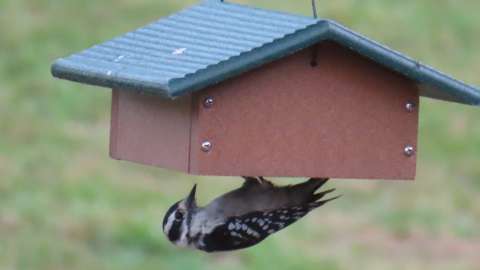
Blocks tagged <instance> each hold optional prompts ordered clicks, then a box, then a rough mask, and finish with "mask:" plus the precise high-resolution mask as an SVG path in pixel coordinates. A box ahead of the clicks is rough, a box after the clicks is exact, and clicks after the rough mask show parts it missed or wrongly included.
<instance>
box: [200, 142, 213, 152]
mask: <svg viewBox="0 0 480 270" xmlns="http://www.w3.org/2000/svg"><path fill="white" fill-rule="evenodd" d="M212 147H213V145H212V143H211V142H209V141H204V142H203V143H202V151H203V152H205V153H207V152H210V150H212Z"/></svg>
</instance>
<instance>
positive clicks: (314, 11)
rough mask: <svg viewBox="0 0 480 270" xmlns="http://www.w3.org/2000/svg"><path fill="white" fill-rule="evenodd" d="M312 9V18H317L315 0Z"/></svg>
mask: <svg viewBox="0 0 480 270" xmlns="http://www.w3.org/2000/svg"><path fill="white" fill-rule="evenodd" d="M222 2H223V0H222ZM312 11H313V18H315V19H318V14H317V2H316V0H312Z"/></svg>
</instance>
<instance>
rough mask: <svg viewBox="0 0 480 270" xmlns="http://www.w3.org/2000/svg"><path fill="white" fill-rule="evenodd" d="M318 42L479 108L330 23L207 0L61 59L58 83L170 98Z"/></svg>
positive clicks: (425, 71) (431, 75) (475, 96)
mask: <svg viewBox="0 0 480 270" xmlns="http://www.w3.org/2000/svg"><path fill="white" fill-rule="evenodd" d="M323 40H332V41H335V42H337V43H339V44H341V45H343V46H345V47H348V48H350V49H352V50H354V51H356V52H357V53H359V54H361V55H363V56H365V57H368V58H370V59H372V60H373V61H375V62H377V63H378V64H380V65H382V66H385V67H387V68H389V69H391V70H394V71H396V72H399V73H401V74H403V75H404V76H406V77H408V78H410V79H411V80H413V81H416V82H418V84H419V85H420V86H421V87H420V94H421V95H422V96H427V97H431V98H435V99H441V100H446V101H452V102H458V103H463V104H470V105H480V91H479V90H478V89H476V88H475V87H473V86H469V85H467V84H465V83H462V82H460V81H458V80H455V79H453V78H451V77H449V76H447V75H445V74H443V73H440V72H439V71H437V70H435V69H433V68H431V67H428V66H425V65H422V64H420V63H418V62H417V61H415V60H412V59H410V58H408V57H406V56H404V55H402V54H401V53H398V52H396V51H393V50H391V49H389V48H387V47H385V46H382V45H380V44H378V43H376V42H374V41H372V40H370V39H368V38H366V37H364V36H362V35H360V34H357V33H355V32H353V31H351V30H349V29H347V28H345V27H344V26H342V25H340V24H338V23H336V22H334V21H331V20H317V19H312V18H309V17H305V16H298V15H292V14H287V13H280V12H275V11H270V10H261V9H257V8H252V7H248V6H244V5H238V4H232V3H226V2H220V1H217V0H208V1H204V2H201V3H199V4H197V5H194V6H192V7H190V8H187V9H185V10H183V11H180V12H178V13H175V14H173V15H171V16H169V17H166V18H163V19H161V20H159V21H157V22H154V23H152V24H150V25H147V26H145V27H142V28H140V29H137V30H135V31H133V32H130V33H127V34H125V35H123V36H120V37H117V38H114V39H112V40H110V41H107V42H105V43H102V44H100V45H97V46H94V47H92V48H90V49H87V50H84V51H82V52H79V53H76V54H73V55H71V56H68V57H65V58H61V59H58V60H57V61H56V62H55V63H54V64H53V66H52V73H53V75H54V76H55V77H58V78H63V79H68V80H72V81H77V82H81V83H87V84H92V85H99V86H105V87H109V88H119V89H131V90H135V91H145V92H151V93H154V94H157V95H161V96H164V97H168V98H175V97H179V96H182V95H185V94H188V93H190V92H193V91H198V90H201V89H203V88H205V87H207V86H210V85H213V84H216V83H218V82H221V81H224V80H227V79H229V78H231V77H234V76H237V75H239V74H241V73H244V72H246V71H249V70H251V69H253V68H256V67H259V66H261V65H264V64H266V63H269V62H271V61H274V60H277V59H280V58H282V57H285V56H287V55H290V54H292V53H295V52H297V51H299V50H302V49H304V48H307V47H309V46H312V45H313V44H315V43H318V42H320V41H323Z"/></svg>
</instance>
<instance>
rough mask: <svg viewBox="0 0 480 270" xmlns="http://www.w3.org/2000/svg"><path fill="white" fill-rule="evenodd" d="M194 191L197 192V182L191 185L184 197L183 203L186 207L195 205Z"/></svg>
mask: <svg viewBox="0 0 480 270" xmlns="http://www.w3.org/2000/svg"><path fill="white" fill-rule="evenodd" d="M196 192H197V184H195V185H194V186H193V188H192V190H191V191H190V194H189V195H188V197H187V198H186V199H185V204H186V206H187V208H195V207H197V201H196V198H195V193H196Z"/></svg>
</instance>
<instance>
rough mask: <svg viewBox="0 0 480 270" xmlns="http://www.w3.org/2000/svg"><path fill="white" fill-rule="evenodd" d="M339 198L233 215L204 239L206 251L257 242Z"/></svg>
mask: <svg viewBox="0 0 480 270" xmlns="http://www.w3.org/2000/svg"><path fill="white" fill-rule="evenodd" d="M336 198H337V197H335V198H332V199H328V200H323V201H317V202H312V203H309V204H305V205H299V206H294V207H287V208H282V209H276V210H271V211H265V212H261V211H256V212H252V213H248V214H245V215H242V216H238V217H231V218H229V219H228V220H227V222H225V223H224V224H222V225H220V226H218V227H216V228H215V229H214V230H213V231H212V233H211V234H210V235H209V236H208V237H206V238H205V239H204V244H205V247H208V250H205V251H208V252H213V251H231V250H237V249H242V248H247V247H251V246H254V245H256V244H258V243H260V242H261V241H263V240H264V239H265V238H267V237H268V236H269V235H271V234H273V233H275V232H278V231H280V230H281V229H283V228H285V227H287V226H289V225H290V224H292V223H294V222H295V221H297V220H299V219H300V218H302V217H304V216H305V215H306V214H308V212H310V211H311V210H313V209H315V208H317V207H319V206H321V205H323V204H325V203H327V202H329V201H331V200H334V199H336Z"/></svg>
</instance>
